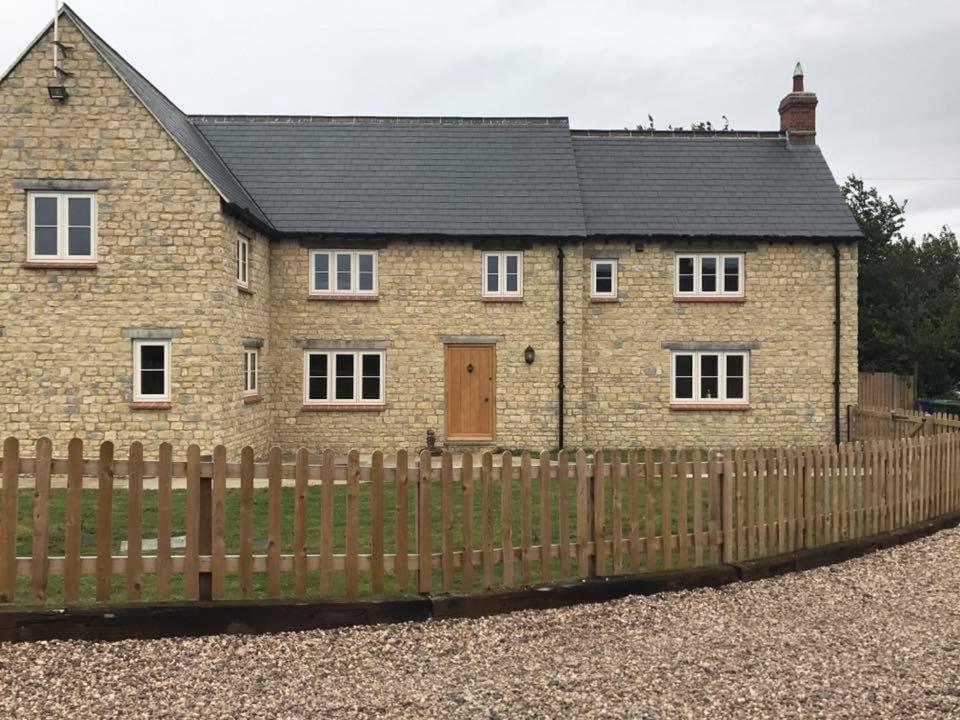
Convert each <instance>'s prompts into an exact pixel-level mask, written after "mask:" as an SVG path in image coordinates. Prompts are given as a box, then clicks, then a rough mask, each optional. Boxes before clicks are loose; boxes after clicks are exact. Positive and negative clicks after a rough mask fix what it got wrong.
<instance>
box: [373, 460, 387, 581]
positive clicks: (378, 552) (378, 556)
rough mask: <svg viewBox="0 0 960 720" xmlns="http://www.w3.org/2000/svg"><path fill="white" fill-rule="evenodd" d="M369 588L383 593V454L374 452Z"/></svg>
mask: <svg viewBox="0 0 960 720" xmlns="http://www.w3.org/2000/svg"><path fill="white" fill-rule="evenodd" d="M370 494H371V498H370V535H371V537H370V588H371V589H372V590H373V592H375V593H377V594H380V593H382V592H383V587H384V585H383V556H384V527H383V519H384V517H383V516H384V513H383V453H382V452H381V451H379V450H377V451H375V452H374V453H373V455H372V456H371V457H370Z"/></svg>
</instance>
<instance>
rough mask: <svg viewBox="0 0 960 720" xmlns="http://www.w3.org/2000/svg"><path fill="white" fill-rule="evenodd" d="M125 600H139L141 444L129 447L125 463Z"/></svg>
mask: <svg viewBox="0 0 960 720" xmlns="http://www.w3.org/2000/svg"><path fill="white" fill-rule="evenodd" d="M127 468H128V469H127V600H129V601H131V602H135V601H137V600H139V599H140V595H141V590H142V586H141V581H142V578H141V576H142V573H143V532H142V530H141V523H142V522H143V444H142V443H140V442H134V443H132V444H131V445H130V455H129V460H128V462H127Z"/></svg>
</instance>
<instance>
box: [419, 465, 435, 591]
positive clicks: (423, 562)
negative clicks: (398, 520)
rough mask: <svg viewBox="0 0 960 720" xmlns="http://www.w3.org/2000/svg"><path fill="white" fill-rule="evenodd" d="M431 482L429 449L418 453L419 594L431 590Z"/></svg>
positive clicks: (431, 472) (431, 466) (431, 468)
mask: <svg viewBox="0 0 960 720" xmlns="http://www.w3.org/2000/svg"><path fill="white" fill-rule="evenodd" d="M432 482H433V456H432V455H431V454H430V451H429V450H424V451H422V452H421V453H420V466H419V472H418V473H417V516H416V521H417V589H418V591H419V592H420V594H421V595H428V594H429V593H430V591H431V589H432V588H431V585H432V582H431V581H432V579H433V567H432V562H431V561H432V557H431V555H432V553H431V550H430V530H431V522H430V490H431V488H430V484H431V483H432Z"/></svg>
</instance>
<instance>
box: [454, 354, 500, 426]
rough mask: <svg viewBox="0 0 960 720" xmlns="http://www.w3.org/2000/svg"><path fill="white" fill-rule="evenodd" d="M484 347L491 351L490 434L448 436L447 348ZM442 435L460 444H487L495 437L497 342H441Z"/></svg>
mask: <svg viewBox="0 0 960 720" xmlns="http://www.w3.org/2000/svg"><path fill="white" fill-rule="evenodd" d="M465 347H473V348H484V349H488V350H490V351H492V352H491V355H492V356H493V357H492V361H491V368H490V373H491V377H492V380H491V382H492V384H493V388H492V392H491V393H490V395H491V398H490V415H491V417H490V435H489V437H488V436H485V435H459V436H455V437H451V436H450V367H449V354H448V352H447V350H448V349H449V348H465ZM443 435H444V439H445V440H447V441H450V442H452V443H461V444H471V443H476V444H489V443H492V442H493V441H494V440H495V439H496V437H497V343H496V342H482V341H470V342H444V343H443Z"/></svg>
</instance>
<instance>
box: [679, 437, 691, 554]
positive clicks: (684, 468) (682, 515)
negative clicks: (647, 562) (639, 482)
mask: <svg viewBox="0 0 960 720" xmlns="http://www.w3.org/2000/svg"><path fill="white" fill-rule="evenodd" d="M689 467H690V466H689V464H688V463H687V460H686V456H685V453H684V450H683V448H677V475H676V477H677V567H679V568H685V567H688V566H689V565H690V556H689V551H688V547H687V542H688V536H687V532H688V527H687V525H688V522H687V514H688V513H687V472H688V470H689Z"/></svg>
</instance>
